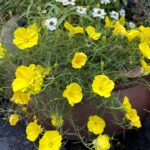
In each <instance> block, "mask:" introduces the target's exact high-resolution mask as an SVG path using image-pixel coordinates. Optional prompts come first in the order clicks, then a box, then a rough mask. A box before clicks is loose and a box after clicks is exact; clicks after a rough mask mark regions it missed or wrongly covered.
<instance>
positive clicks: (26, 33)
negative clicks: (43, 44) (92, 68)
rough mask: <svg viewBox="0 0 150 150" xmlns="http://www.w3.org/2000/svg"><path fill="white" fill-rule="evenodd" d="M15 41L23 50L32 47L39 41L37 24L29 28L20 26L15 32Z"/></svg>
mask: <svg viewBox="0 0 150 150" xmlns="http://www.w3.org/2000/svg"><path fill="white" fill-rule="evenodd" d="M13 43H14V44H15V45H16V46H17V47H18V48H19V49H21V50H25V49H27V48H31V47H33V46H35V45H37V43H38V30H37V27H36V26H35V24H33V25H31V26H29V27H28V28H23V27H20V28H18V29H16V30H15V32H14V39H13Z"/></svg>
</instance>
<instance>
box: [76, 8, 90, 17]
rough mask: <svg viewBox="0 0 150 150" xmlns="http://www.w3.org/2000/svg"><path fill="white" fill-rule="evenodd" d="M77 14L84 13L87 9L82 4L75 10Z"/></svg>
mask: <svg viewBox="0 0 150 150" xmlns="http://www.w3.org/2000/svg"><path fill="white" fill-rule="evenodd" d="M76 11H77V12H78V13H79V14H84V15H85V14H86V13H87V9H86V8H85V7H83V6H78V7H77V10H76Z"/></svg>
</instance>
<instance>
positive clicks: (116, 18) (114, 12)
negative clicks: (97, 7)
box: [110, 11, 119, 20]
mask: <svg viewBox="0 0 150 150" xmlns="http://www.w3.org/2000/svg"><path fill="white" fill-rule="evenodd" d="M110 17H111V18H113V19H115V20H118V19H119V13H117V12H116V11H112V12H110Z"/></svg>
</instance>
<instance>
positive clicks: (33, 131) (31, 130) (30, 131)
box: [26, 120, 42, 142]
mask: <svg viewBox="0 0 150 150" xmlns="http://www.w3.org/2000/svg"><path fill="white" fill-rule="evenodd" d="M41 131H42V128H41V125H38V124H37V120H34V121H33V122H30V123H29V124H28V125H27V127H26V134H27V139H28V140H29V141H32V142H34V141H35V140H36V139H37V138H38V136H39V134H40V133H41Z"/></svg>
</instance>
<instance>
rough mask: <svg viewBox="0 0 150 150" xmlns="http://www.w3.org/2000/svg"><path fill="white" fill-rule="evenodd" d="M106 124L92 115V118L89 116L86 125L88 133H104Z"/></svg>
mask: <svg viewBox="0 0 150 150" xmlns="http://www.w3.org/2000/svg"><path fill="white" fill-rule="evenodd" d="M105 126H106V124H105V121H104V119H103V118H101V117H99V116H97V115H94V116H90V117H89V120H88V123H87V127H88V131H89V132H92V133H94V134H96V135H97V134H101V133H103V131H104V128H105Z"/></svg>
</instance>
